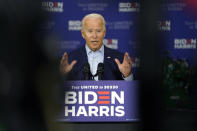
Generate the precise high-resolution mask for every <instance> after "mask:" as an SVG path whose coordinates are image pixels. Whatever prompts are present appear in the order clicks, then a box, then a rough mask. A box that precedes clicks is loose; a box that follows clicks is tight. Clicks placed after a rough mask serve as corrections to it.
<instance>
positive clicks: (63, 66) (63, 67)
mask: <svg viewBox="0 0 197 131" xmlns="http://www.w3.org/2000/svg"><path fill="white" fill-rule="evenodd" d="M76 63H77V61H76V60H73V61H72V62H71V63H70V64H69V62H68V54H67V53H66V52H65V53H64V54H63V55H62V58H61V61H60V73H61V74H66V73H68V72H70V71H71V70H72V68H73V66H74V65H75V64H76Z"/></svg>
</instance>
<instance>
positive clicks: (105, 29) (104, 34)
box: [104, 29, 106, 37]
mask: <svg viewBox="0 0 197 131" xmlns="http://www.w3.org/2000/svg"><path fill="white" fill-rule="evenodd" d="M105 35H106V29H104V37H105Z"/></svg>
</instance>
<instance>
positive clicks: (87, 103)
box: [58, 81, 139, 122]
mask: <svg viewBox="0 0 197 131" xmlns="http://www.w3.org/2000/svg"><path fill="white" fill-rule="evenodd" d="M64 89H65V92H64V107H63V109H64V111H63V112H64V113H62V116H61V118H60V119H58V120H59V121H70V122H104V121H109V122H113V121H126V122H128V121H137V120H138V119H139V114H138V100H137V97H138V92H137V90H138V87H137V81H132V82H126V81H70V82H66V83H65V85H64Z"/></svg>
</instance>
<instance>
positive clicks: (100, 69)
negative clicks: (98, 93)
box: [97, 63, 104, 80]
mask: <svg viewBox="0 0 197 131" xmlns="http://www.w3.org/2000/svg"><path fill="white" fill-rule="evenodd" d="M103 73H104V64H103V63H99V64H98V66H97V75H98V80H101V77H102V75H103Z"/></svg>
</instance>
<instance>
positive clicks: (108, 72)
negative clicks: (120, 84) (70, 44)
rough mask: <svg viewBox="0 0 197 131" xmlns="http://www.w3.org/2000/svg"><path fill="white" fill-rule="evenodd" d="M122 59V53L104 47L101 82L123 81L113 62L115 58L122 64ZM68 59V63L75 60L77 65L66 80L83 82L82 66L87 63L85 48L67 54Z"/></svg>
mask: <svg viewBox="0 0 197 131" xmlns="http://www.w3.org/2000/svg"><path fill="white" fill-rule="evenodd" d="M123 57H124V54H123V53H121V52H119V51H117V50H113V49H110V48H107V47H105V46H104V74H103V76H102V80H123V79H122V74H121V73H120V71H119V69H118V66H117V64H116V63H115V61H114V59H115V58H118V59H119V60H120V62H121V63H122V61H123ZM68 59H69V63H71V62H72V61H73V60H77V63H76V64H75V65H74V67H73V69H72V70H71V71H70V72H69V73H68V74H67V76H66V79H67V80H85V77H84V74H83V66H84V64H85V63H88V57H87V53H86V49H85V46H83V47H81V48H79V49H76V50H74V51H72V52H70V53H68ZM90 79H91V78H90Z"/></svg>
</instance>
